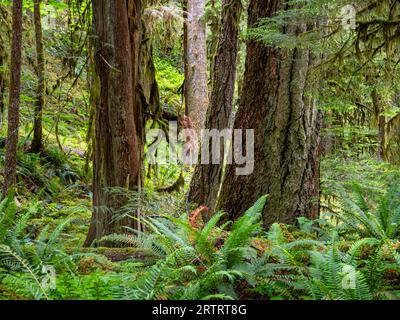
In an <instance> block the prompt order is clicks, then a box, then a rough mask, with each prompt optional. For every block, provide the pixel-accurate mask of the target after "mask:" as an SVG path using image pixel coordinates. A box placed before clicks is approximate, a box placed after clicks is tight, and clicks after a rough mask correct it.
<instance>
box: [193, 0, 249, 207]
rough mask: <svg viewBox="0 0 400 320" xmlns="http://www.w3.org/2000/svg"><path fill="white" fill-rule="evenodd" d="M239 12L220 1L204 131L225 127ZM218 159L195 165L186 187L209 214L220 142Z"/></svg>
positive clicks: (232, 2) (235, 2)
mask: <svg viewBox="0 0 400 320" xmlns="http://www.w3.org/2000/svg"><path fill="white" fill-rule="evenodd" d="M241 10H242V4H241V0H222V12H221V30H220V34H219V40H218V46H217V53H216V56H215V61H214V63H213V66H214V68H213V74H212V79H213V80H212V86H213V87H212V92H211V98H210V106H209V108H208V111H207V119H206V128H207V129H210V130H212V129H218V130H224V129H227V128H228V127H229V121H230V117H231V114H232V104H233V97H234V92H235V78H236V66H237V56H238V34H239V22H240V13H241ZM211 145H212V142H211V141H210V143H209V154H210V156H209V159H212V155H211V153H212V147H211ZM220 159H221V163H219V164H213V163H210V164H198V165H197V166H196V169H195V173H194V175H193V178H192V183H191V186H190V191H189V200H190V201H192V202H194V203H197V204H199V205H203V204H205V205H207V206H208V208H209V212H212V211H213V210H214V208H215V204H216V199H217V195H218V191H219V188H220V185H221V179H222V169H223V159H224V143H221V153H220Z"/></svg>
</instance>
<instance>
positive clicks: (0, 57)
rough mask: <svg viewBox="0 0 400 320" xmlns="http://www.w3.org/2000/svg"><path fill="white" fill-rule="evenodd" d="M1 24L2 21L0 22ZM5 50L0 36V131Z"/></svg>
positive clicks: (4, 89) (0, 125)
mask: <svg viewBox="0 0 400 320" xmlns="http://www.w3.org/2000/svg"><path fill="white" fill-rule="evenodd" d="M0 22H1V23H2V21H0ZM5 64H6V48H5V47H4V39H3V36H2V35H1V34H0V129H1V128H3V115H4V94H5V91H6V79H5V78H6V72H5Z"/></svg>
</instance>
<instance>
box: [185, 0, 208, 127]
mask: <svg viewBox="0 0 400 320" xmlns="http://www.w3.org/2000/svg"><path fill="white" fill-rule="evenodd" d="M187 10H188V19H187V24H186V27H187V39H186V41H187V43H186V46H187V53H186V60H187V61H186V64H187V68H186V71H187V74H185V91H186V109H187V111H188V114H187V115H188V116H189V118H190V119H191V122H192V124H193V127H194V129H195V130H196V131H199V130H200V129H202V128H204V124H205V119H206V112H207V107H208V90H207V48H206V45H207V44H206V27H205V23H204V18H203V16H204V11H205V0H187Z"/></svg>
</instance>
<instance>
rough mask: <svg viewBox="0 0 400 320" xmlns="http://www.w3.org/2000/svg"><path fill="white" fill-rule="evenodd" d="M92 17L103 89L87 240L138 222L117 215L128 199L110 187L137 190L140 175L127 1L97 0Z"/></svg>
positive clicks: (97, 115)
mask: <svg viewBox="0 0 400 320" xmlns="http://www.w3.org/2000/svg"><path fill="white" fill-rule="evenodd" d="M93 19H94V36H95V40H94V41H95V51H94V52H95V67H96V74H97V76H98V79H99V84H100V92H99V103H98V105H97V106H96V110H95V138H94V180H93V206H94V212H93V217H92V222H91V225H90V230H89V234H88V236H87V239H86V242H85V245H90V244H91V243H92V241H93V240H94V239H101V238H102V237H103V236H105V235H108V234H110V233H118V232H123V228H122V227H123V226H126V225H128V226H131V227H134V228H136V227H137V226H136V224H135V223H134V222H132V221H127V219H118V217H117V216H116V214H117V213H118V210H119V209H120V208H121V207H122V206H123V205H125V204H126V200H127V199H126V196H125V195H124V194H120V193H115V192H112V191H111V190H110V188H115V187H118V188H129V189H134V188H136V187H137V185H138V174H139V152H138V144H137V137H136V128H135V118H134V110H135V106H134V101H135V92H134V90H133V88H134V85H133V84H134V83H135V82H136V77H137V71H135V70H137V69H136V67H135V68H134V67H133V65H132V63H133V62H134V61H137V60H134V58H133V57H132V47H131V39H130V32H129V21H128V6H127V2H126V1H125V0H113V1H109V0H96V1H93Z"/></svg>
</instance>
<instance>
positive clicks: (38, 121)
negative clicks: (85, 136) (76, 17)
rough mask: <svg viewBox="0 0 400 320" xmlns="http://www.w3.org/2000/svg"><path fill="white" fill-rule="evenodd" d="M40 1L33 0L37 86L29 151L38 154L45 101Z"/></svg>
mask: <svg viewBox="0 0 400 320" xmlns="http://www.w3.org/2000/svg"><path fill="white" fill-rule="evenodd" d="M40 3H41V0H34V21H35V35H36V58H37V75H38V86H37V92H36V104H35V112H34V117H35V119H34V125H33V140H32V147H31V151H32V152H34V153H40V152H42V151H43V138H42V137H43V127H42V118H43V107H44V99H45V59H44V49H43V34H42V21H41V15H40Z"/></svg>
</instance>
